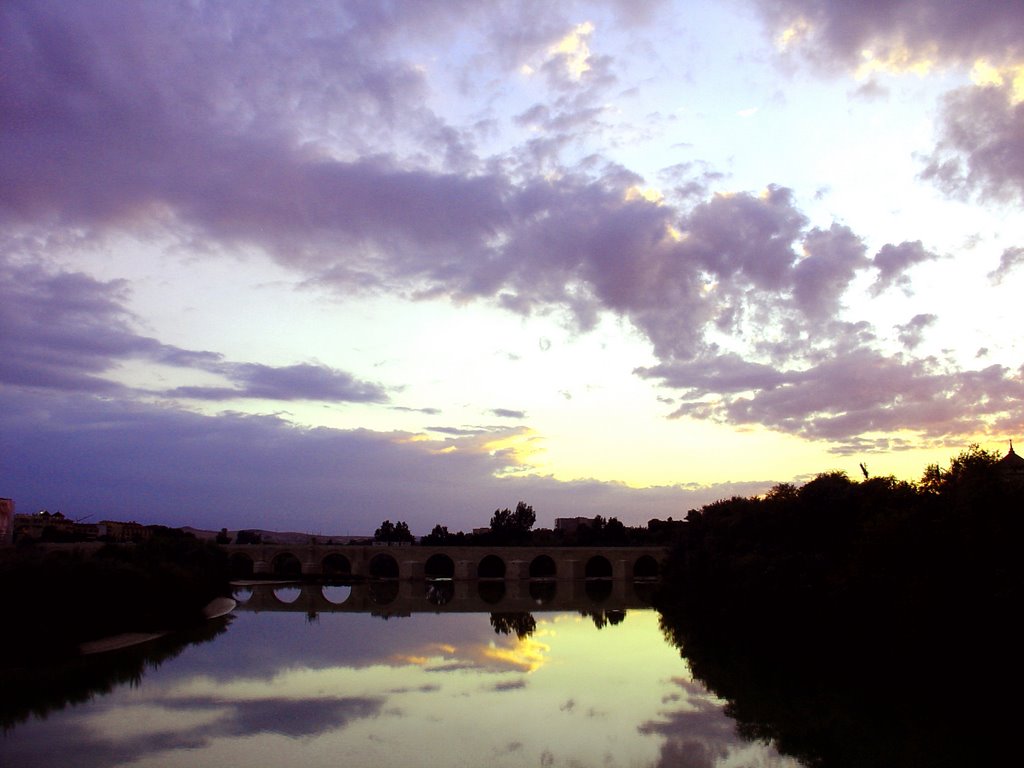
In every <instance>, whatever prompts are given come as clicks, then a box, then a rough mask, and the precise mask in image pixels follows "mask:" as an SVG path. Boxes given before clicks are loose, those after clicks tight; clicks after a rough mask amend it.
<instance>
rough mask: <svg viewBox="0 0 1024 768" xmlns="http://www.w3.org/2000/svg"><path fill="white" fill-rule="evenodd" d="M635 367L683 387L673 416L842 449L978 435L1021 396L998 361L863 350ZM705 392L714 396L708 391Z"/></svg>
mask: <svg viewBox="0 0 1024 768" xmlns="http://www.w3.org/2000/svg"><path fill="white" fill-rule="evenodd" d="M928 324H929V320H928V319H927V316H919V317H918V318H915V319H914V320H912V321H911V323H910V326H911V331H913V330H915V329H916V330H918V331H920V330H923V328H925V327H927V325H928ZM638 373H639V374H640V375H642V376H644V377H646V378H652V379H660V380H661V381H662V383H664V384H665V385H666V386H671V387H673V388H676V389H679V390H680V391H681V392H682V398H681V399H682V403H681V404H680V405H679V407H678V408H677V409H676V410H675V412H674V413H673V415H674V416H689V417H693V418H701V419H711V420H714V421H719V422H724V423H731V424H762V425H765V426H768V427H770V428H772V429H776V430H778V431H781V432H788V433H791V434H795V435H800V436H802V437H806V438H810V439H816V440H829V441H834V442H836V443H838V444H840V447H841V445H842V444H843V443H845V442H846V441H848V440H857V439H859V436H860V435H864V434H866V433H873V432H879V433H892V432H898V431H901V430H910V431H913V432H920V433H922V434H923V435H926V436H929V437H935V438H941V437H946V436H950V435H962V434H976V433H977V432H978V431H979V430H982V429H984V426H985V423H986V421H989V420H998V419H1005V418H1008V417H1009V416H1011V415H1012V414H1013V413H1015V411H1016V409H1017V408H1019V407H1020V404H1021V402H1022V400H1024V380H1022V378H1021V375H1020V372H1018V371H1012V370H1009V369H1007V368H1005V367H1003V366H998V365H993V366H990V367H988V368H985V369H984V370H981V371H948V370H945V369H944V368H942V367H941V366H939V365H938V364H937V363H936V362H935V361H932V360H927V359H926V360H914V359H908V358H904V357H902V356H895V357H889V356H885V355H883V354H881V353H879V352H877V351H874V350H872V349H869V348H859V349H857V348H855V349H850V350H848V351H846V352H844V353H843V354H842V355H838V356H835V357H827V358H823V359H822V360H820V361H819V362H816V363H813V364H811V365H809V366H807V367H805V368H788V369H786V370H775V369H773V368H771V367H769V366H759V365H752V364H747V363H743V362H742V361H740V360H738V359H737V358H736V357H735V356H733V355H725V356H722V357H718V358H714V357H709V358H707V359H704V360H702V361H694V362H693V363H690V364H688V365H685V366H674V367H673V366H659V367H656V368H650V369H640V370H639V371H638ZM719 381H723V382H726V386H725V387H720V386H718V383H717V382H719ZM709 394H715V395H716V396H717V397H715V398H714V399H707V397H706V396H707V395H709Z"/></svg>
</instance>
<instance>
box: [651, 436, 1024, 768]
mask: <svg viewBox="0 0 1024 768" xmlns="http://www.w3.org/2000/svg"><path fill="white" fill-rule="evenodd" d="M1022 513H1024V488H1022V486H1021V485H1020V483H1019V481H1018V480H1016V479H1015V478H1013V477H1012V476H1010V475H1007V474H1006V473H1005V472H1003V471H1002V468H1001V467H1000V466H999V464H998V462H997V457H996V456H995V455H993V454H991V453H988V452H985V451H982V450H979V449H978V448H976V447H974V448H971V449H970V450H968V451H966V452H965V453H963V454H961V455H960V456H958V457H957V458H956V459H954V460H953V461H952V462H951V464H950V466H949V468H948V469H945V470H941V469H939V468H938V467H935V466H933V467H929V468H928V470H927V471H926V472H925V475H924V478H923V479H922V481H921V482H920V483H916V484H914V483H906V482H901V481H898V480H895V479H893V478H891V477H879V478H865V479H864V480H863V481H862V482H854V481H852V480H850V479H849V478H848V477H847V476H846V475H845V474H843V473H838V472H832V473H827V474H824V475H819V476H818V477H817V478H815V479H814V480H812V481H811V482H809V483H807V484H806V485H804V486H803V487H801V488H797V487H794V486H791V485H780V486H776V487H775V488H774V489H772V491H771V492H770V493H768V494H767V495H765V496H764V497H762V498H733V499H728V500H725V501H720V502H717V503H715V504H711V505H709V506H706V507H704V508H703V509H701V510H699V511H694V512H691V513H690V515H689V517H688V518H687V520H688V522H687V525H686V531H685V535H684V536H683V539H682V541H681V542H680V543H679V545H678V546H677V547H676V548H675V549H674V551H673V552H672V555H671V556H670V558H669V561H668V563H667V569H666V581H665V584H664V588H663V589H662V591H661V593H660V595H659V597H658V601H657V603H658V607H659V609H660V610H661V611H662V616H663V619H662V624H663V628H664V630H665V633H666V636H667V637H668V638H669V639H670V640H672V641H673V642H674V643H676V644H677V645H678V646H679V647H680V648H681V650H682V652H683V654H684V655H685V656H686V657H687V658H688V660H689V662H690V665H691V668H692V669H693V672H694V674H695V675H696V676H697V677H699V678H700V679H701V680H702V681H703V682H704V683H705V684H706V685H708V686H709V688H711V689H712V690H713V691H715V692H716V693H717V694H718V695H720V696H722V697H723V698H724V699H726V700H727V701H728V702H729V711H730V714H731V715H732V716H734V717H736V718H737V720H738V721H739V723H740V727H741V730H743V731H744V732H745V733H746V735H748V736H752V737H760V738H771V739H774V740H775V741H776V743H777V744H778V745H779V747H780V749H782V750H783V751H785V752H788V753H790V754H794V755H796V756H798V757H800V758H801V759H802V760H804V761H805V762H806V763H808V764H817V765H830V766H835V765H843V766H846V765H848V766H864V765H944V764H945V765H956V764H982V763H984V762H985V761H984V760H983V759H982V760H979V757H981V756H982V755H984V754H985V751H986V750H990V749H995V748H996V747H997V745H998V739H999V729H998V727H993V726H994V724H995V723H996V722H997V721H998V720H999V718H1000V717H1001V716H1004V715H1005V713H1004V712H1000V710H998V708H996V707H995V706H994V705H993V702H994V701H996V700H997V698H998V697H997V696H996V695H995V694H996V692H997V689H998V688H999V687H1000V685H1001V681H1003V680H1005V679H1006V678H1007V673H1008V672H1011V671H1012V670H1014V669H1019V666H1020V665H1019V662H1018V661H1017V657H1016V653H1017V651H1016V647H1015V646H1016V643H1015V638H1016V632H1015V617H1014V616H1013V614H1014V613H1015V611H1016V609H1017V608H1019V606H1020V605H1021V597H1022V596H1024V595H1022V592H1024V590H1022V584H1024V579H1022V576H1021V570H1020V567H1019V565H1018V562H1017V557H1016V549H1017V547H1018V546H1019V542H1020V540H1021V539H1020V534H1021V528H1022V520H1021V514H1022ZM989 697H991V698H989ZM982 732H983V734H984V736H983V737H982V736H981V734H982Z"/></svg>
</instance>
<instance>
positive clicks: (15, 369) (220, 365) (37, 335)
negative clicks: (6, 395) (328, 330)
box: [0, 254, 388, 402]
mask: <svg viewBox="0 0 1024 768" xmlns="http://www.w3.org/2000/svg"><path fill="white" fill-rule="evenodd" d="M128 293H129V287H128V283H127V282H125V281H123V280H114V281H107V282H103V281H99V280H96V279H94V278H92V277H90V276H88V275H86V274H84V273H81V272H66V271H51V270H48V269H45V268H44V267H43V266H42V265H41V264H38V263H29V264H19V263H17V262H16V261H15V260H14V259H12V258H10V257H5V256H4V255H3V254H0V358H2V359H3V361H4V364H3V366H0V384H8V385H18V386H30V387H38V388H42V389H49V390H58V391H65V392H67V391H75V392H90V393H94V394H105V395H111V396H112V395H118V396H121V397H130V396H133V395H135V396H138V395H140V394H150V395H160V396H162V397H171V398H189V399H198V400H227V399H235V398H242V399H245V398H261V399H266V400H278V401H293V400H320V401H326V402H384V401H386V400H387V397H388V396H387V393H386V392H385V390H384V389H383V387H381V386H380V385H378V384H372V383H368V382H362V381H359V380H357V379H355V378H354V377H353V376H351V375H350V374H348V373H345V372H343V371H337V370H333V369H331V368H328V367H326V366H323V365H314V364H308V363H305V364H297V365H291V366H283V367H273V366H267V365H260V364H255V363H237V362H231V361H228V360H225V359H224V358H223V356H222V355H220V354H217V353H214V352H207V351H193V350H186V349H181V348H179V347H174V346H169V345H166V344H162V343H160V342H159V341H157V340H156V339H153V338H149V337H146V336H141V335H139V334H137V333H135V332H134V330H133V326H134V325H135V324H136V318H135V317H134V316H133V315H132V314H131V313H130V312H129V311H128V310H127V309H126V308H125V304H126V302H127V299H128ZM135 359H142V360H146V361H148V362H150V363H158V364H162V365H167V366H172V367H176V368H179V369H182V370H185V371H187V370H189V369H191V370H194V371H204V372H207V373H214V374H218V375H220V376H223V377H224V378H226V379H227V380H229V381H230V382H232V383H233V384H234V385H235V386H232V387H198V386H181V387H176V388H173V389H170V390H165V391H156V392H145V393H142V392H136V393H133V392H131V391H130V390H129V388H128V387H126V386H125V385H123V384H119V383H116V382H115V381H114V380H113V379H112V378H106V377H105V376H107V375H111V374H112V373H113V372H114V371H115V369H116V368H117V367H118V366H119V365H120V364H122V363H124V362H126V361H129V360H135Z"/></svg>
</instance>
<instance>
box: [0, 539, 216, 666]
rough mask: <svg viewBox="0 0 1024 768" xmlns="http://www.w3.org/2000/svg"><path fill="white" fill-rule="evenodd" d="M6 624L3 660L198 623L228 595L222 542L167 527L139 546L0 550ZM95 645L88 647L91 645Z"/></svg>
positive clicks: (55, 655)
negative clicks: (205, 539) (196, 536)
mask: <svg viewBox="0 0 1024 768" xmlns="http://www.w3.org/2000/svg"><path fill="white" fill-rule="evenodd" d="M0 590H2V593H3V594H4V596H5V623H6V625H7V626H8V627H9V628H10V629H9V630H8V631H5V632H4V633H2V634H0V665H6V666H12V665H14V666H16V665H20V664H30V663H37V662H46V661H50V660H53V659H59V658H69V657H73V656H75V655H77V654H78V652H79V648H80V646H82V645H83V644H88V643H94V642H97V641H102V640H104V639H105V638H109V637H113V636H117V635H124V634H141V635H152V634H157V633H163V632H168V631H174V630H181V629H185V628H188V627H193V626H197V625H198V624H200V623H202V622H203V621H204V620H205V616H204V613H203V612H204V609H206V607H207V606H208V605H209V604H210V603H211V601H213V600H215V599H216V598H220V597H225V598H226V597H227V596H228V595H229V594H230V586H229V580H228V567H227V558H226V556H225V555H224V553H223V551H222V550H220V549H219V548H218V547H216V546H214V545H211V544H208V543H205V542H200V541H198V540H196V539H195V538H194V537H191V536H188V535H186V534H183V533H181V532H180V531H174V530H171V529H167V531H166V532H164V531H162V532H160V533H159V534H158V535H156V536H154V537H153V539H152V540H151V541H148V542H145V543H140V544H137V545H133V546H117V545H106V546H103V547H100V548H99V549H96V550H95V551H92V552H87V551H84V550H80V549H72V550H70V551H61V552H45V551H37V550H36V549H34V548H32V547H25V548H18V549H7V550H5V551H4V552H3V553H2V554H0ZM87 647H89V646H87Z"/></svg>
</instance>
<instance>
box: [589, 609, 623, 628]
mask: <svg viewBox="0 0 1024 768" xmlns="http://www.w3.org/2000/svg"><path fill="white" fill-rule="evenodd" d="M580 616H583V617H587V616H589V617H590V618H591V619H592V620H593V621H594V626H595V627H597V628H598V629H604V628H605V627H606V626H613V627H614V626H615V625H616V624H621V623H622V622H623V621H624V620H625V618H626V612H625V611H620V610H605V609H603V608H597V609H595V610H592V611H587V610H583V611H580Z"/></svg>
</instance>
